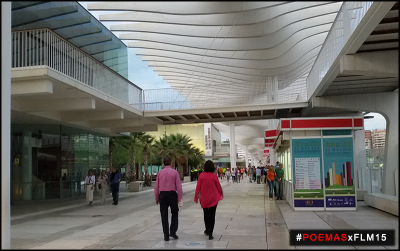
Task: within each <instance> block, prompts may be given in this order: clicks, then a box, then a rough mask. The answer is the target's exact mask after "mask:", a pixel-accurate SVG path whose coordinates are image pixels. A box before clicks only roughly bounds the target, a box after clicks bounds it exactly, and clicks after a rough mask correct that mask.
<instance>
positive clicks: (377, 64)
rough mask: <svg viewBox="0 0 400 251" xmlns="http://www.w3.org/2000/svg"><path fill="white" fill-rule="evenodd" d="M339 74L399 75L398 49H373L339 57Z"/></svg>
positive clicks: (395, 76)
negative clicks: (372, 50) (373, 50)
mask: <svg viewBox="0 0 400 251" xmlns="http://www.w3.org/2000/svg"><path fill="white" fill-rule="evenodd" d="M340 74H346V75H362V76H382V77H394V78H397V77H398V76H399V51H398V50H391V51H375V52H364V53H357V54H353V55H343V56H342V57H341V58H340Z"/></svg>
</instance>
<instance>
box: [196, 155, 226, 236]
mask: <svg viewBox="0 0 400 251" xmlns="http://www.w3.org/2000/svg"><path fill="white" fill-rule="evenodd" d="M214 169H215V168H214V163H213V162H212V161H211V160H207V161H206V163H205V164H204V172H203V173H202V174H201V175H200V177H199V181H198V182H197V186H196V192H195V194H194V202H196V203H197V201H198V199H199V193H200V205H201V208H203V213H204V224H205V227H206V230H205V231H204V234H206V235H208V239H209V240H212V239H214V237H213V231H214V225H215V212H216V210H217V206H218V202H219V201H220V200H222V198H223V192H222V188H221V184H220V183H219V180H218V178H216V177H215V176H214V175H213V174H212V173H213V172H214Z"/></svg>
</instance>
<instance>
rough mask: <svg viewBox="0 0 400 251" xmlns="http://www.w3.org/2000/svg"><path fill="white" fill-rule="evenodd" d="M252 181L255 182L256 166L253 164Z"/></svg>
mask: <svg viewBox="0 0 400 251" xmlns="http://www.w3.org/2000/svg"><path fill="white" fill-rule="evenodd" d="M252 169H253V181H254V182H256V167H255V166H253V168H252Z"/></svg>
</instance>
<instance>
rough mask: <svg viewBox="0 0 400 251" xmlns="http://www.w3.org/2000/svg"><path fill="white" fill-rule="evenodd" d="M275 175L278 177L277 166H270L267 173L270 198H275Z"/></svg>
mask: <svg viewBox="0 0 400 251" xmlns="http://www.w3.org/2000/svg"><path fill="white" fill-rule="evenodd" d="M275 177H276V173H275V168H274V167H273V166H270V167H269V170H268V173H267V180H268V186H269V200H273V196H274V185H275V184H274V182H275Z"/></svg>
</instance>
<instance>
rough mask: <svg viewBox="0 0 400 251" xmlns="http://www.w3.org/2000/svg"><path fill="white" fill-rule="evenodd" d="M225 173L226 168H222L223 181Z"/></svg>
mask: <svg viewBox="0 0 400 251" xmlns="http://www.w3.org/2000/svg"><path fill="white" fill-rule="evenodd" d="M225 173H226V168H225V167H223V168H222V177H223V178H224V179H225Z"/></svg>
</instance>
